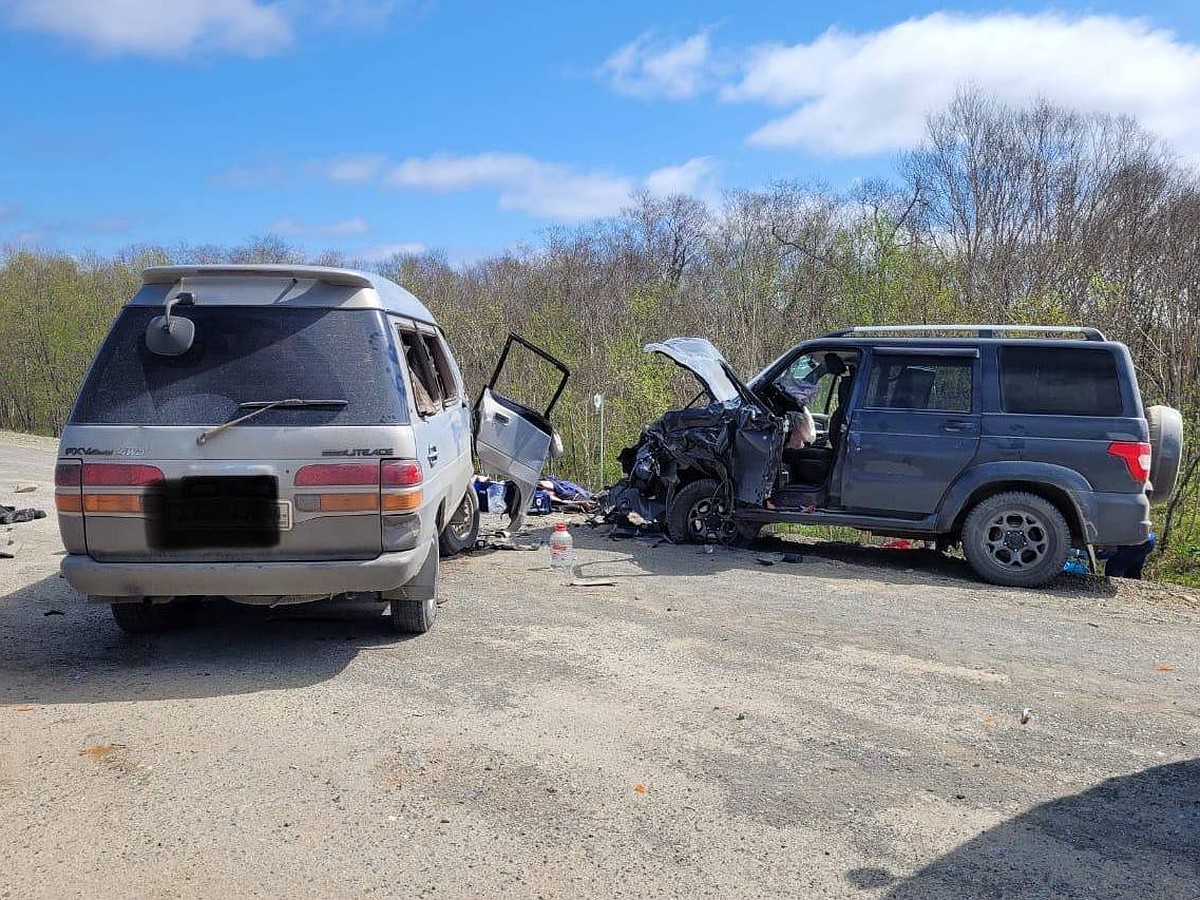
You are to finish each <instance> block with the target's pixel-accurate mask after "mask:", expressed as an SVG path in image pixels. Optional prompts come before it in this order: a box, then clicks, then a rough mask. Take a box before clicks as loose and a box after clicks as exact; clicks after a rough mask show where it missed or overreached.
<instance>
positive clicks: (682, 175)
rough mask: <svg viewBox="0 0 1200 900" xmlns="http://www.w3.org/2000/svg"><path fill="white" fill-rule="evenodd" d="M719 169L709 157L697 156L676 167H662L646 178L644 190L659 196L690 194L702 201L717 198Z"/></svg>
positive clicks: (715, 162)
mask: <svg viewBox="0 0 1200 900" xmlns="http://www.w3.org/2000/svg"><path fill="white" fill-rule="evenodd" d="M718 170H719V167H718V165H717V161H716V160H715V159H713V158H712V157H711V156H697V157H693V158H692V159H689V160H688V161H687V162H685V163H683V164H681V165H678V166H664V167H663V168H661V169H655V170H654V171H653V172H651V173H650V174H649V175H647V176H646V181H645V185H646V190H648V191H649V192H650V193H652V194H658V195H660V196H663V195H667V194H690V195H691V196H693V197H699V198H700V199H702V200H713V199H715V198H716V196H717V187H718V186H717V176H718Z"/></svg>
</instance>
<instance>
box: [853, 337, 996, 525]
mask: <svg viewBox="0 0 1200 900" xmlns="http://www.w3.org/2000/svg"><path fill="white" fill-rule="evenodd" d="M859 377H860V378H861V377H863V376H862V374H860V375H859ZM866 377H867V382H866V384H865V385H862V386H860V388H859V390H857V391H856V392H855V394H856V396H857V398H858V400H857V402H856V404H855V408H854V409H853V411H852V412H851V413H850V419H849V428H848V429H847V433H846V440H845V445H846V446H845V454H846V455H845V462H844V464H843V466H842V470H841V471H842V478H841V487H842V505H843V506H844V507H846V508H848V509H852V510H856V511H863V512H886V513H894V514H898V515H900V516H902V517H906V518H914V519H915V518H920V517H922V516H926V515H928V514H930V513H932V512H934V510H936V509H937V506H938V503H939V501H940V500H941V498H942V495H943V494H944V493H945V492H946V489H947V488H948V487H949V486H950V485H951V484H952V483H953V482H954V480H955V478H957V477H958V474H959V473H960V472H962V470H963V469H965V468H966V467H967V466H968V465H970V463H971V460H972V459H973V458H974V457H975V454H976V452H977V451H978V449H979V432H980V412H979V409H980V399H979V394H980V390H979V351H978V350H976V349H965V348H964V349H957V348H955V349H945V348H907V347H905V348H899V347H897V348H892V347H887V348H879V347H877V348H875V349H873V350H872V352H871V359H870V367H869V369H868V371H867V373H866Z"/></svg>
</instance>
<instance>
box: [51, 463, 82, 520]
mask: <svg viewBox="0 0 1200 900" xmlns="http://www.w3.org/2000/svg"><path fill="white" fill-rule="evenodd" d="M82 492H83V466H82V465H80V464H79V463H77V462H65V463H59V464H58V465H56V466H55V467H54V508H55V509H56V510H58V511H59V512H60V513H81V512H83V493H82Z"/></svg>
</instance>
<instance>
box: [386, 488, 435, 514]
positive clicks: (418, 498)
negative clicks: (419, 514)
mask: <svg viewBox="0 0 1200 900" xmlns="http://www.w3.org/2000/svg"><path fill="white" fill-rule="evenodd" d="M424 501H425V493H424V491H406V492H405V493H403V494H384V495H383V511H384V512H412V511H413V510H416V509H420V508H421V504H422V503H423V502H424Z"/></svg>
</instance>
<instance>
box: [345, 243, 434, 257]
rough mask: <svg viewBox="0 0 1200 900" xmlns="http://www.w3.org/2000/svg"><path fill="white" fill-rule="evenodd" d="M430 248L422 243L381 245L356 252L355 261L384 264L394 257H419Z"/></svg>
mask: <svg viewBox="0 0 1200 900" xmlns="http://www.w3.org/2000/svg"><path fill="white" fill-rule="evenodd" d="M427 249H428V248H427V247H426V246H425V245H424V244H422V243H421V242H420V241H409V242H408V243H402V244H379V245H378V246H375V247H364V248H363V249H361V250H356V251H355V252H354V257H355V259H361V260H363V261H364V262H382V261H384V260H388V259H391V258H392V257H393V256H419V255H420V254H422V253H424V252H425V251H426V250H427Z"/></svg>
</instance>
